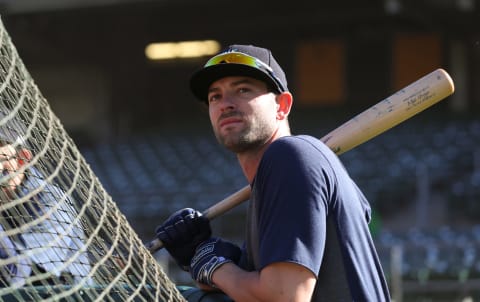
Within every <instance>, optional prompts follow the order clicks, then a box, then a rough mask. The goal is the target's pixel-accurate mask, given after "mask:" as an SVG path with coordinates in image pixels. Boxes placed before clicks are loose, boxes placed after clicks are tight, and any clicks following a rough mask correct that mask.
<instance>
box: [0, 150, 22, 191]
mask: <svg viewBox="0 0 480 302" xmlns="http://www.w3.org/2000/svg"><path fill="white" fill-rule="evenodd" d="M25 152H26V151H20V152H19V151H17V150H15V148H14V147H13V146H12V145H5V144H1V143H0V168H1V173H2V175H1V176H0V177H2V178H3V177H5V176H8V175H10V177H7V178H6V179H5V182H2V183H1V187H2V190H3V192H4V193H6V194H7V196H9V197H11V196H12V194H14V192H15V189H16V187H17V186H19V185H20V184H21V183H22V181H23V179H24V177H25V175H24V174H23V173H20V174H16V175H15V172H16V171H17V170H19V169H20V167H21V166H22V165H23V163H24V162H25V160H28V159H27V158H24V156H23V155H22V154H23V153H25ZM2 195H3V194H2Z"/></svg>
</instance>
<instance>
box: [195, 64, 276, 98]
mask: <svg viewBox="0 0 480 302" xmlns="http://www.w3.org/2000/svg"><path fill="white" fill-rule="evenodd" d="M228 76H247V77H251V78H254V79H257V80H260V81H263V82H265V83H267V84H268V85H269V86H271V87H273V88H275V87H276V83H275V82H274V81H273V80H272V79H271V78H270V76H269V75H268V74H266V73H264V72H263V71H261V70H259V69H256V68H253V67H250V66H247V65H242V64H232V63H228V64H219V65H213V66H208V67H205V68H203V69H201V70H199V71H197V72H195V73H194V74H193V75H192V77H191V78H190V90H191V91H192V93H193V95H195V97H196V98H197V99H198V100H199V101H202V102H207V98H208V89H209V87H210V85H211V84H212V83H213V82H215V81H216V80H219V79H221V78H224V77H228ZM275 89H276V88H275Z"/></svg>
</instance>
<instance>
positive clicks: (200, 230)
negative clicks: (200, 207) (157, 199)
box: [155, 208, 212, 271]
mask: <svg viewBox="0 0 480 302" xmlns="http://www.w3.org/2000/svg"><path fill="white" fill-rule="evenodd" d="M155 233H156V235H157V238H158V239H159V240H161V241H162V243H163V245H164V246H165V249H167V251H168V252H169V253H170V255H171V256H172V257H173V258H174V259H175V261H176V262H177V263H178V265H180V267H181V268H182V269H183V270H185V271H188V269H189V267H190V261H191V259H192V257H193V255H194V254H195V249H196V248H197V246H198V245H199V244H200V243H202V242H203V241H205V240H207V239H208V238H210V236H211V235H212V230H211V228H210V221H209V220H208V218H206V217H205V216H202V214H201V213H200V212H198V211H196V210H193V209H190V208H185V209H182V210H179V211H177V212H175V213H173V214H172V215H171V216H170V217H169V218H168V219H167V220H166V221H165V222H164V223H163V224H162V225H160V226H158V227H157V229H156V230H155Z"/></svg>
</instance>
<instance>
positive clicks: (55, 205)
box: [0, 112, 93, 287]
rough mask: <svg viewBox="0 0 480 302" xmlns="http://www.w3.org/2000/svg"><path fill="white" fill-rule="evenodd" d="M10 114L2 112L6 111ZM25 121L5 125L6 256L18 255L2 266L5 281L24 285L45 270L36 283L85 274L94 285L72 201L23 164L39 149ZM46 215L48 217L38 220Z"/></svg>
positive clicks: (0, 241)
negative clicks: (29, 139) (32, 145)
mask: <svg viewBox="0 0 480 302" xmlns="http://www.w3.org/2000/svg"><path fill="white" fill-rule="evenodd" d="M5 116H6V114H4V113H3V112H0V117H2V118H5V119H6V117H5ZM19 125H20V123H19V122H18V121H15V120H10V121H9V122H7V123H6V124H4V125H2V126H1V127H0V171H1V172H2V176H1V177H2V180H1V182H0V185H1V188H0V259H3V260H8V259H9V258H10V259H11V258H14V257H15V261H6V263H7V264H6V265H1V266H0V286H14V287H20V286H23V285H25V284H26V280H27V278H29V277H31V276H34V275H38V274H44V273H49V274H48V277H46V278H41V279H42V281H38V282H36V283H35V282H34V283H33V285H47V284H74V283H78V282H80V280H82V278H84V277H85V278H86V280H87V281H86V282H85V285H91V284H93V283H92V280H91V279H90V278H88V273H89V271H90V263H89V259H88V257H87V253H86V251H85V245H84V243H83V241H84V240H85V234H84V233H83V230H82V228H81V226H80V225H76V224H72V222H73V221H75V216H76V211H75V209H74V207H73V204H72V201H71V200H70V199H69V197H68V196H66V195H65V193H64V192H63V191H62V190H61V189H60V188H59V187H57V186H56V185H54V184H52V183H50V182H47V181H46V180H45V177H44V176H43V175H42V173H41V172H40V171H39V170H38V169H36V168H34V167H33V166H32V167H29V168H27V169H25V170H22V168H24V167H25V165H26V164H27V163H28V162H29V161H30V160H31V159H32V157H33V155H32V152H31V151H30V150H29V149H28V148H27V147H26V146H25V141H24V139H23V137H22V136H21V135H20V134H19V127H21V126H19ZM25 198H27V200H26V201H24V202H20V203H19V204H17V205H15V206H9V203H12V202H14V201H17V202H18V201H19V200H21V199H25ZM41 217H43V218H45V219H44V220H42V221H40V222H36V223H34V222H35V220H37V219H39V218H41ZM28 223H30V224H31V226H29V227H27V228H26V229H25V230H22V232H20V233H19V232H13V233H11V234H13V235H10V234H7V233H6V231H7V230H15V229H18V228H20V227H24V226H25V225H26V224H28ZM60 237H61V239H59V238H60ZM82 249H83V251H82ZM37 283H38V284H37Z"/></svg>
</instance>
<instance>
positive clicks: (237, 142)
mask: <svg viewBox="0 0 480 302" xmlns="http://www.w3.org/2000/svg"><path fill="white" fill-rule="evenodd" d="M272 133H273V127H272V126H271V125H269V124H268V123H267V122H266V121H257V122H255V121H254V122H251V121H250V122H249V123H248V124H247V125H246V126H245V127H244V128H243V129H241V130H240V131H238V132H229V133H227V134H223V135H222V134H220V133H219V131H215V136H216V138H217V140H218V142H219V143H220V144H221V145H223V146H225V148H227V149H228V150H230V151H232V152H234V153H236V154H240V153H245V152H247V151H252V150H256V149H259V148H261V147H262V146H264V145H265V143H266V142H267V141H268V140H269V139H270V138H271V136H272Z"/></svg>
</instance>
